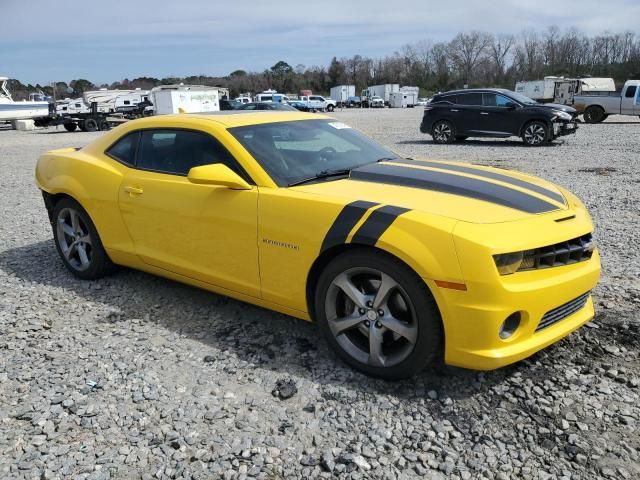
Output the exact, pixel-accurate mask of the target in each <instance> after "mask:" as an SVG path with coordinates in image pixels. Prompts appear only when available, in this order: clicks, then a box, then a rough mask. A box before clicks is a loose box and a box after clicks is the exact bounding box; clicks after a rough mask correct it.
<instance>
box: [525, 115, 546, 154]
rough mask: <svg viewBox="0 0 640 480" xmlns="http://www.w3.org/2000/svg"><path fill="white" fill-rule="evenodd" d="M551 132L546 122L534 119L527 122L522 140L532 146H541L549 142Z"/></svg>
mask: <svg viewBox="0 0 640 480" xmlns="http://www.w3.org/2000/svg"><path fill="white" fill-rule="evenodd" d="M550 140H551V134H550V132H549V127H547V125H546V123H544V122H541V121H540V120H534V121H532V122H529V123H527V124H526V125H525V126H524V130H523V131H522V141H523V142H524V143H525V145H529V146H530V147H539V146H541V145H545V144H547V143H549V141H550Z"/></svg>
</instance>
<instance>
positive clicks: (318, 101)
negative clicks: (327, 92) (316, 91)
mask: <svg viewBox="0 0 640 480" xmlns="http://www.w3.org/2000/svg"><path fill="white" fill-rule="evenodd" d="M309 104H310V105H309V106H311V107H313V108H324V107H325V104H324V98H322V97H318V96H315V95H312V96H310V97H309Z"/></svg>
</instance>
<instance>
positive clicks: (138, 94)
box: [115, 90, 150, 113]
mask: <svg viewBox="0 0 640 480" xmlns="http://www.w3.org/2000/svg"><path fill="white" fill-rule="evenodd" d="M149 93H150V92H149V90H136V91H135V92H133V93H126V94H124V95H120V96H118V97H116V100H115V111H116V112H120V113H130V112H137V111H138V110H139V105H140V104H141V103H144V104H146V105H149V104H150V99H149Z"/></svg>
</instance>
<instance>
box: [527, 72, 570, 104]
mask: <svg viewBox="0 0 640 480" xmlns="http://www.w3.org/2000/svg"><path fill="white" fill-rule="evenodd" d="M558 80H562V78H561V77H544V80H531V81H526V82H518V83H516V92H517V93H521V94H523V95H526V96H527V97H529V98H531V99H533V100H536V101H538V102H553V101H554V98H555V92H556V82H557V81H558Z"/></svg>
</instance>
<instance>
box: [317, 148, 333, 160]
mask: <svg viewBox="0 0 640 480" xmlns="http://www.w3.org/2000/svg"><path fill="white" fill-rule="evenodd" d="M336 153H338V152H337V151H336V149H335V148H333V147H324V148H323V149H322V150H320V151H319V152H318V156H319V157H320V161H322V162H329V161H330V160H333V159H334V158H335V156H336Z"/></svg>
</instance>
